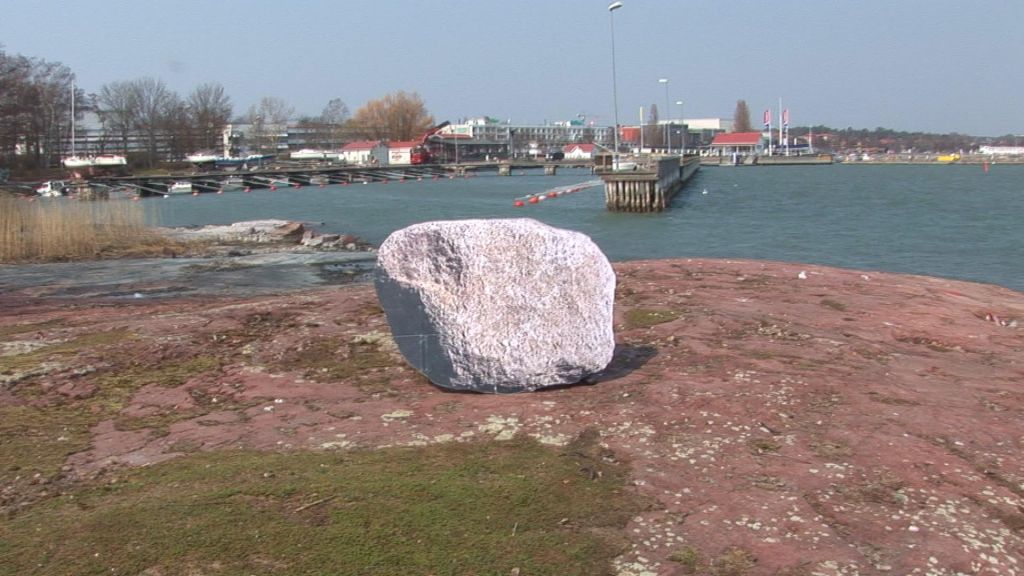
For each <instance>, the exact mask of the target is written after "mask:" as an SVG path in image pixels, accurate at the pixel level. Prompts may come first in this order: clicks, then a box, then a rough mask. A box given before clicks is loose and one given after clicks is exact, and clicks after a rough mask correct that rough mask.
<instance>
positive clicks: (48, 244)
mask: <svg viewBox="0 0 1024 576" xmlns="http://www.w3.org/2000/svg"><path fill="white" fill-rule="evenodd" d="M173 244H174V242H172V241H170V240H169V239H167V238H165V237H163V236H161V235H159V234H156V233H155V232H154V231H153V230H152V229H151V228H149V227H147V214H146V210H145V207H143V206H141V205H139V203H135V202H118V201H102V202H86V201H72V200H69V199H66V198H60V199H45V200H44V199H40V200H38V201H29V200H26V199H21V198H18V197H14V196H2V195H0V262H4V263H15V262H54V261H67V260H86V259H94V258H106V257H119V256H129V255H154V254H159V253H161V252H162V251H166V250H167V249H170V248H172V245H173Z"/></svg>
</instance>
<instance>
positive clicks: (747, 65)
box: [0, 0, 1024, 136]
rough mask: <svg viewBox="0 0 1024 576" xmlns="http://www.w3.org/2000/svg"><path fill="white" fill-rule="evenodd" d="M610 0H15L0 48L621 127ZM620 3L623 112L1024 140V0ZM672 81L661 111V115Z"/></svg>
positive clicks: (446, 113) (235, 91)
mask: <svg viewBox="0 0 1024 576" xmlns="http://www.w3.org/2000/svg"><path fill="white" fill-rule="evenodd" d="M608 4H609V2H608V1H606V0H558V1H552V0H520V1H518V2H501V3H499V2H493V1H476V2H474V1H470V0H462V1H459V0H435V1H433V2H424V1H412V0H391V1H388V0H384V1H381V2H372V3H371V2H346V1H334V2H331V1H326V0H309V1H296V2H267V1H250V2H242V1H233V0H227V1H221V2H209V1H201V0H182V1H176V2H168V1H162V0H155V1H150V2H128V1H121V0H119V1H112V0H111V1H106V0H94V1H92V2H56V1H51V0H8V1H7V2H5V3H4V9H3V17H2V18H0V45H2V48H3V50H4V51H6V52H7V53H8V54H21V55H24V56H28V57H37V58H42V59H45V60H48V61H54V62H60V63H62V64H64V65H66V66H68V67H69V68H70V69H71V70H72V71H73V72H74V73H75V75H76V77H77V82H78V85H79V86H80V87H81V88H82V89H84V90H85V91H86V92H90V93H93V92H98V91H99V89H100V88H101V87H102V86H103V85H104V84H107V83H109V82H114V81H121V80H133V79H137V78H142V77H147V76H148V77H153V78H158V79H160V80H163V81H164V82H165V83H166V84H167V86H168V87H169V88H171V89H173V90H175V91H177V92H178V93H179V94H180V95H181V96H183V97H184V96H187V94H188V93H189V92H190V91H191V90H192V89H193V88H195V87H196V86H198V85H199V84H202V83H205V82H219V83H221V84H223V85H224V87H225V89H226V91H227V93H228V94H229V95H230V97H231V100H232V103H233V104H234V108H235V113H236V115H237V114H243V113H245V111H246V110H247V109H248V108H249V106H251V105H253V104H255V103H257V102H258V101H259V99H260V98H262V97H264V96H274V97H278V98H281V99H283V100H284V101H285V102H287V103H288V104H289V105H291V106H293V107H294V108H295V110H296V113H297V114H299V115H318V114H319V113H320V112H321V110H322V109H323V108H324V106H325V105H326V104H327V102H328V101H329V100H331V99H332V98H341V99H342V100H343V101H344V102H345V103H346V104H347V105H348V107H349V109H350V110H351V111H352V112H355V111H356V109H358V108H359V107H360V106H362V105H363V104H365V103H366V102H367V101H368V100H370V99H373V98H379V97H381V96H383V95H385V94H388V93H391V92H395V91H397V90H406V91H409V92H417V93H419V94H420V96H421V97H422V98H423V100H424V102H425V103H426V106H427V109H428V110H429V111H430V113H431V114H433V115H434V117H435V119H437V120H438V121H443V120H452V121H454V120H457V119H459V118H467V117H478V116H484V115H487V116H492V117H495V118H500V119H503V120H505V119H511V120H512V121H513V122H516V123H541V122H544V121H556V120H568V119H572V118H576V117H577V116H578V115H580V114H583V115H585V116H587V117H588V119H589V120H593V121H595V122H596V123H597V124H599V125H611V124H612V123H613V121H614V120H613V116H614V113H613V99H612V72H611V30H610V18H611V16H610V14H609V12H608V10H607V7H608ZM623 4H624V6H623V8H622V9H620V10H617V11H616V12H615V13H614V18H615V51H616V63H617V80H618V95H619V98H618V100H619V107H618V108H619V120H620V122H622V123H629V124H635V123H637V122H638V121H639V119H640V118H639V108H640V107H641V106H643V107H644V109H645V113H646V110H647V109H648V108H649V107H650V105H651V104H656V105H657V106H658V108H659V109H660V110H659V113H660V116H661V117H662V118H665V117H672V118H676V117H678V116H679V115H680V107H679V106H678V105H676V101H679V100H682V101H683V102H684V106H683V113H684V115H685V116H686V117H688V118H704V117H721V118H732V114H733V111H734V109H735V105H736V101H737V100H740V99H743V100H745V101H746V102H747V104H748V106H749V108H750V111H751V120H752V122H753V123H754V125H755V126H757V125H758V124H759V123H760V121H761V112H762V111H763V110H764V109H765V108H768V107H771V108H773V109H775V108H776V107H777V106H778V102H779V98H780V97H781V98H782V99H783V105H784V106H785V107H786V108H788V109H789V110H790V115H791V125H792V126H805V125H809V124H810V125H814V124H824V125H828V126H831V127H834V128H845V127H853V128H867V129H873V128H875V127H879V126H881V127H886V128H893V129H896V130H905V131H924V132H939V133H947V132H959V133H963V134H971V135H976V136H999V135H1004V134H1024V115H1022V114H1021V95H1024V74H1021V73H1020V65H1019V61H1018V59H1019V56H1020V54H1024V35H1022V34H1021V33H1020V29H1019V23H1020V22H1021V21H1024V3H1022V2H1019V0H1003V1H992V0H981V1H980V2H976V3H972V4H965V3H963V2H953V1H950V0H931V1H927V2H926V1H923V0H922V1H917V0H914V1H908V0H902V1H901V0H890V1H882V0H866V1H859V2H834V3H833V2H807V1H806V0H804V1H790V0H779V1H777V2H774V3H769V2H764V1H763V0H733V1H731V2H727V3H726V2H707V1H705V2H685V1H671V2H668V1H666V2H658V1H654V0H623ZM659 78H667V79H668V80H669V83H668V94H667V100H668V102H669V110H668V112H667V113H666V111H665V110H664V107H665V103H666V90H665V85H664V84H659V82H658V79H659Z"/></svg>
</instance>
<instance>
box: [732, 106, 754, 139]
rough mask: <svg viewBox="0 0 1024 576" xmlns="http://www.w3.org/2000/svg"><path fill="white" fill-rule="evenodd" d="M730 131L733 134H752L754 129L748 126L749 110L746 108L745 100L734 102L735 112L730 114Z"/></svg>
mask: <svg viewBox="0 0 1024 576" xmlns="http://www.w3.org/2000/svg"><path fill="white" fill-rule="evenodd" d="M732 131H733V132H753V131H754V128H753V126H751V124H750V109H749V108H747V101H746V100H737V101H736V111H735V112H733V114H732Z"/></svg>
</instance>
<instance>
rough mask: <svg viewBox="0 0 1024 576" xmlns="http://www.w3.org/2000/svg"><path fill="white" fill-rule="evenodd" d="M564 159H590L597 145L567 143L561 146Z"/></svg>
mask: <svg viewBox="0 0 1024 576" xmlns="http://www.w3.org/2000/svg"><path fill="white" fill-rule="evenodd" d="M562 152H564V153H565V159H566V160H592V159H593V158H594V154H596V153H597V146H596V145H594V144H569V145H568V146H564V147H562Z"/></svg>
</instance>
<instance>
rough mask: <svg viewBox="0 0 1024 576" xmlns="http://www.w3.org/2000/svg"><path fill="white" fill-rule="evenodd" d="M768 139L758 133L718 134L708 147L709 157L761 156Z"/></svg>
mask: <svg viewBox="0 0 1024 576" xmlns="http://www.w3.org/2000/svg"><path fill="white" fill-rule="evenodd" d="M767 145H768V138H767V137H766V136H765V135H764V134H762V133H760V132H726V133H724V134H718V135H717V136H715V139H714V140H712V141H711V145H710V146H708V154H709V155H710V156H732V155H733V154H738V155H740V156H747V155H750V154H763V153H764V151H765V148H766V147H767Z"/></svg>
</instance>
